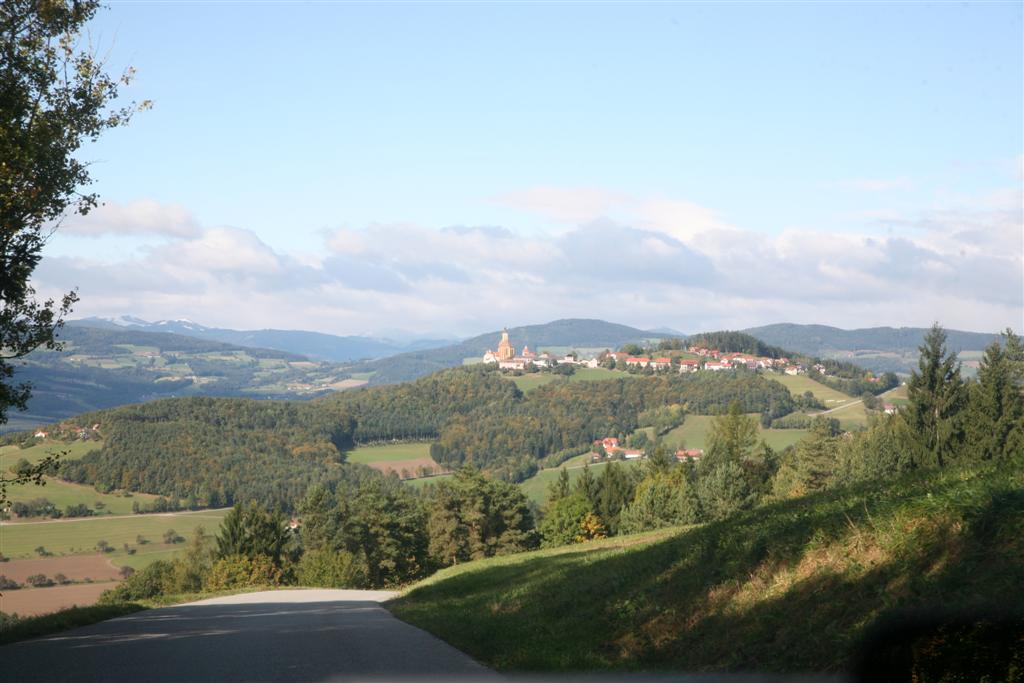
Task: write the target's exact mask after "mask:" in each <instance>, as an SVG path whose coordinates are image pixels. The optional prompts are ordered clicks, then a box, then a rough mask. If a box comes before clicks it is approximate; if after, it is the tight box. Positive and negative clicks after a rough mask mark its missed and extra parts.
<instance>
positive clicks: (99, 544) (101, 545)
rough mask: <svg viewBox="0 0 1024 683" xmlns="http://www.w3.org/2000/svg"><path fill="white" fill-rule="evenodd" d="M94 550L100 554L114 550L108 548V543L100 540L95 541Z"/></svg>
mask: <svg viewBox="0 0 1024 683" xmlns="http://www.w3.org/2000/svg"><path fill="white" fill-rule="evenodd" d="M96 550H99V551H100V552H101V553H109V552H113V550H114V549H113V548H111V547H110V544H109V543H107V542H106V541H104V540H102V539H101V540H99V541H96Z"/></svg>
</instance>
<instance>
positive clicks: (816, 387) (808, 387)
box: [765, 373, 857, 408]
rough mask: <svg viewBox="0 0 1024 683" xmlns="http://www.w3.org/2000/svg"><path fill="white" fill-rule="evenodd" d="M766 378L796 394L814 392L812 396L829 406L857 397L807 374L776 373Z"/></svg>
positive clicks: (853, 399) (841, 403)
mask: <svg viewBox="0 0 1024 683" xmlns="http://www.w3.org/2000/svg"><path fill="white" fill-rule="evenodd" d="M765 377H767V378H768V379H773V380H775V381H776V382H778V383H779V384H781V385H782V386H784V387H786V388H787V389H789V393H791V394H793V395H794V396H796V395H803V394H804V393H805V392H807V391H809V392H811V393H812V394H814V397H815V398H817V399H818V400H819V401H821V402H822V403H824V404H825V405H826V406H827V407H829V408H838V407H839V406H842V405H846V404H847V403H850V402H851V401H856V400H857V398H856V397H853V396H848V395H846V394H844V393H843V392H841V391H836V390H835V389H833V388H831V387H827V386H825V385H824V384H822V383H821V382H815V381H814V380H813V379H811V378H810V377H808V376H807V375H781V374H777V373H773V374H767V375H765Z"/></svg>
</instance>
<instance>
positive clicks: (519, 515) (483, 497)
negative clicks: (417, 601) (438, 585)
mask: <svg viewBox="0 0 1024 683" xmlns="http://www.w3.org/2000/svg"><path fill="white" fill-rule="evenodd" d="M427 533H428V536H429V551H430V556H431V558H432V559H433V561H434V562H435V563H436V564H437V565H439V566H442V567H445V566H448V565H452V564H457V563H459V562H467V561H469V560H478V559H481V558H484V557H492V556H494V555H506V554H508V553H515V552H521V551H523V550H529V549H530V548H533V547H535V546H536V545H537V542H538V539H537V534H536V532H535V531H534V524H533V515H532V514H531V512H530V508H529V505H528V503H527V500H526V497H525V496H524V495H523V493H522V491H520V490H519V487H517V486H515V485H514V484H509V483H506V482H503V481H498V480H493V479H487V478H486V477H484V476H483V475H482V474H480V473H479V472H477V471H475V470H473V469H471V468H465V469H462V470H459V471H458V472H457V473H456V474H455V476H454V477H453V478H451V479H447V480H444V481H442V482H440V483H438V484H437V485H436V486H434V487H433V488H432V489H431V491H430V493H429V499H428V502H427Z"/></svg>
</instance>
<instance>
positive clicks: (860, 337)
mask: <svg viewBox="0 0 1024 683" xmlns="http://www.w3.org/2000/svg"><path fill="white" fill-rule="evenodd" d="M743 332H745V333H747V334H749V335H751V336H754V337H757V338H758V339H760V340H761V341H763V342H765V343H767V344H771V345H773V346H781V347H783V348H786V349H790V350H792V351H798V352H800V353H806V354H808V355H811V356H817V357H820V358H834V359H837V360H847V361H850V362H852V363H856V364H857V365H860V366H861V367H865V368H867V369H869V370H873V371H875V372H890V371H891V372H904V373H906V372H910V371H911V370H912V369H913V368H915V367H916V366H917V356H918V353H917V347H918V346H919V345H920V344H921V342H922V341H923V339H924V335H925V334H926V333H927V332H928V330H927V329H925V328H923V327H898V328H896V327H869V328H862V329H855V330H843V329H840V328H838V327H829V326H827V325H797V324H794V323H779V324H776V325H765V326H763V327H751V328H748V329H745V330H743ZM946 335H947V346H948V348H949V349H950V350H951V351H956V352H957V353H960V354H961V356H962V359H963V360H964V361H966V363H967V364H968V366H969V364H970V363H972V362H973V361H974V356H975V355H977V354H976V353H971V352H980V351H982V350H983V349H984V348H985V347H986V346H988V345H989V344H991V343H992V342H993V341H996V340H998V339H999V335H998V334H987V333H983V332H964V331H962V330H946ZM964 352H967V353H964Z"/></svg>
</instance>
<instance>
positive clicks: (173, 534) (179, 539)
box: [164, 529, 185, 545]
mask: <svg viewBox="0 0 1024 683" xmlns="http://www.w3.org/2000/svg"><path fill="white" fill-rule="evenodd" d="M184 542H185V538H184V537H183V536H179V535H178V532H177V531H175V530H174V529H168V530H167V531H165V532H164V543H167V544H168V545H171V544H173V543H184Z"/></svg>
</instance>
